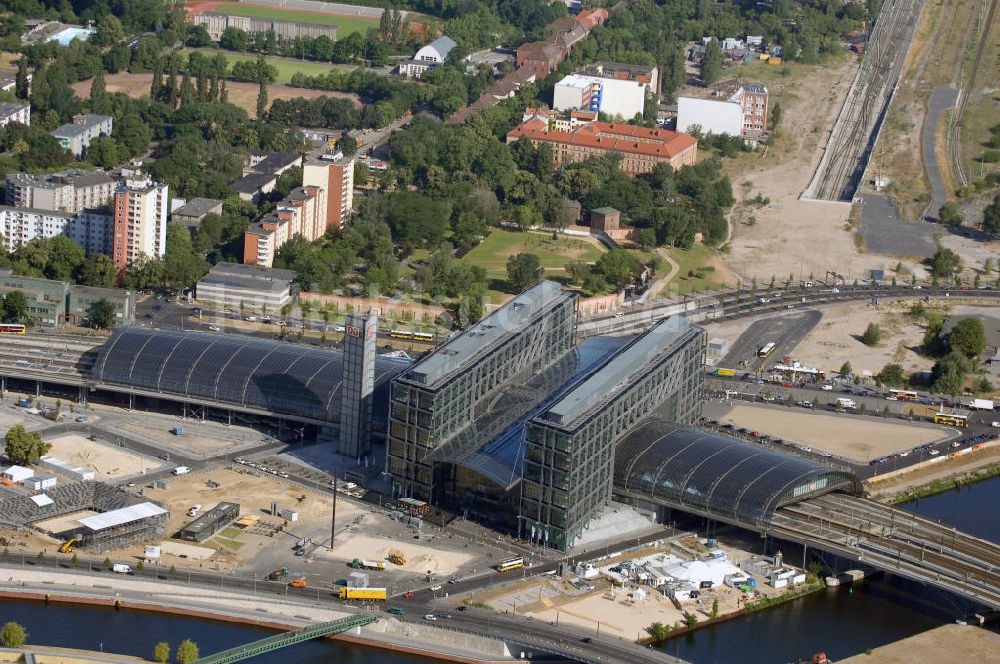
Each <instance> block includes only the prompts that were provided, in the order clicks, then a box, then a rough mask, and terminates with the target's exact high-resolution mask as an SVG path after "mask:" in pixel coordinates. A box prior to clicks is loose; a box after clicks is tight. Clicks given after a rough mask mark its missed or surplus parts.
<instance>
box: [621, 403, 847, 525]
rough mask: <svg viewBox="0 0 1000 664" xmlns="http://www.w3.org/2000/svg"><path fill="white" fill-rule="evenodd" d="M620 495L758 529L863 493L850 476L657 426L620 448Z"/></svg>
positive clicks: (642, 430) (746, 445) (687, 429)
mask: <svg viewBox="0 0 1000 664" xmlns="http://www.w3.org/2000/svg"><path fill="white" fill-rule="evenodd" d="M614 483H615V490H616V491H618V492H621V493H622V494H624V495H627V496H629V497H633V498H641V499H644V500H648V501H652V502H656V503H659V504H663V505H667V506H669V507H673V508H676V509H681V510H688V511H695V512H701V513H703V514H709V515H712V516H715V517H716V518H720V519H725V520H727V521H729V522H733V523H739V524H746V525H748V526H752V527H758V528H759V527H761V526H766V525H767V524H768V523H769V522H770V520H771V516H772V515H773V514H774V510H776V509H777V508H778V507H780V506H782V505H784V504H786V503H790V502H795V501H797V500H800V499H802V498H805V497H809V496H812V495H818V494H821V493H826V492H828V491H832V490H834V489H840V490H845V491H848V492H850V493H856V494H857V493H860V492H861V485H860V482H859V481H858V479H857V478H856V477H855V476H854V475H852V474H851V473H848V472H845V471H840V470H836V469H833V468H829V467H824V466H820V465H817V464H814V463H811V462H810V461H807V460H805V459H802V458H799V457H793V456H788V455H785V454H780V453H778V452H773V451H771V450H768V449H766V448H764V447H760V446H758V445H752V444H749V443H744V442H742V441H739V440H736V439H735V438H731V437H729V436H724V435H721V434H717V433H713V432H709V431H702V430H700V429H693V428H691V427H687V426H683V425H680V424H677V423H674V422H660V421H657V422H650V423H647V424H644V425H643V426H642V427H640V428H639V429H637V430H636V431H634V432H633V433H631V434H629V435H628V436H627V437H626V438H625V439H624V440H623V441H622V442H621V444H620V445H619V446H618V450H617V459H616V461H615V467H614Z"/></svg>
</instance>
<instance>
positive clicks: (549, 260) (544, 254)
mask: <svg viewBox="0 0 1000 664" xmlns="http://www.w3.org/2000/svg"><path fill="white" fill-rule="evenodd" d="M520 253H528V254H535V255H536V256H538V259H539V260H540V261H541V263H542V267H544V268H545V272H546V275H547V276H549V277H565V276H566V271H565V270H564V269H563V268H564V266H565V265H566V263H569V262H570V261H585V262H588V263H592V262H594V261H596V260H597V259H598V258H599V257H600V256H601V254H602V253H604V251H603V250H602V249H599V248H597V247H596V246H594V245H593V244H591V243H589V242H587V241H586V240H583V239H578V238H572V237H566V236H560V237H559V239H558V240H556V241H555V242H553V241H552V236H551V235H548V234H541V233H514V232H511V231H505V230H500V229H493V230H492V231H491V232H490V234H489V235H488V236H487V237H486V239H484V240H483V241H482V242H480V243H479V245H478V246H476V248H474V249H473V250H472V251H470V252H469V253H467V254H466V255H465V257H464V258H463V259H462V260H464V261H467V262H469V263H472V264H473V265H480V266H482V267H484V268H486V276H488V277H489V278H490V279H498V280H500V281H504V280H506V279H507V259H508V258H510V257H511V256H514V255H516V254H520Z"/></svg>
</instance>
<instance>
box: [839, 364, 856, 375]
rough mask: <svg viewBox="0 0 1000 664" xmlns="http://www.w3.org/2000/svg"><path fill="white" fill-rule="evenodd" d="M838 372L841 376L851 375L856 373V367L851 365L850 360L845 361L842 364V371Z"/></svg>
mask: <svg viewBox="0 0 1000 664" xmlns="http://www.w3.org/2000/svg"><path fill="white" fill-rule="evenodd" d="M838 373H840V375H841V376H850V375H851V374H852V373H854V368H853V367H851V363H850V362H844V363H843V364H841V365H840V371H839V372H838Z"/></svg>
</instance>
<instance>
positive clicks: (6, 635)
mask: <svg viewBox="0 0 1000 664" xmlns="http://www.w3.org/2000/svg"><path fill="white" fill-rule="evenodd" d="M27 640H28V633H27V632H26V631H25V630H24V627H22V626H21V625H20V624H18V623H16V622H13V621H11V622H8V623H4V626H3V627H0V646H3V647H4V648H20V647H21V646H23V645H24V643H25V641H27Z"/></svg>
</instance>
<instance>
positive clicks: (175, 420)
mask: <svg viewBox="0 0 1000 664" xmlns="http://www.w3.org/2000/svg"><path fill="white" fill-rule="evenodd" d="M127 417H128V418H129V419H128V420H125V419H124V418H123V420H122V421H121V422H119V423H116V424H115V425H114V427H113V428H115V429H120V430H121V431H122V432H125V433H127V434H132V435H135V436H138V437H140V438H142V439H144V440H147V441H149V442H151V443H153V444H156V445H159V446H163V447H166V448H168V449H171V450H173V451H175V452H180V453H182V454H187V455H191V456H196V457H206V456H217V455H220V454H228V453H233V452H238V451H240V450H242V449H246V448H247V447H252V446H255V445H259V444H260V443H261V442H263V438H264V436H263V435H262V434H261V433H260V432H258V431H254V430H253V429H250V428H249V427H237V426H232V427H226V426H225V425H223V424H219V423H216V422H204V423H203V422H196V421H194V420H183V419H181V418H179V417H170V416H164V415H161V416H154V415H152V414H151V413H142V414H141V415H137V414H136V413H132V414H130V415H128V416H127ZM130 420H132V421H130ZM174 427H181V428H182V429H184V433H182V434H180V435H174V434H172V433H170V430H171V429H173V428H174Z"/></svg>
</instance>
